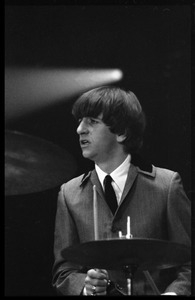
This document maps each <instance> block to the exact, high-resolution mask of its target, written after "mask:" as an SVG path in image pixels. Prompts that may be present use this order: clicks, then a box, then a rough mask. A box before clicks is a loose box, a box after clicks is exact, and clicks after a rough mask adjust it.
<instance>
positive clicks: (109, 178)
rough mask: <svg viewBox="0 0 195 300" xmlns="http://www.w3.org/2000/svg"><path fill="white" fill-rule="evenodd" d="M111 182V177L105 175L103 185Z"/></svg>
mask: <svg viewBox="0 0 195 300" xmlns="http://www.w3.org/2000/svg"><path fill="white" fill-rule="evenodd" d="M112 180H113V179H112V177H111V176H110V175H106V176H105V178H104V182H105V183H111V182H112Z"/></svg>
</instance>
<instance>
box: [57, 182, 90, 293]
mask: <svg viewBox="0 0 195 300" xmlns="http://www.w3.org/2000/svg"><path fill="white" fill-rule="evenodd" d="M65 187H66V184H64V185H62V187H61V189H60V192H59V194H58V200H57V211H56V221H55V233H54V265H53V269H52V277H53V278H52V285H53V287H54V288H56V289H57V293H58V294H61V295H80V294H81V293H82V290H83V287H84V280H85V277H86V273H85V272H86V270H84V269H83V268H82V267H81V266H79V265H76V264H73V263H70V262H68V261H66V259H65V258H63V257H62V255H61V250H63V249H64V248H67V247H69V246H70V245H72V244H76V243H79V237H78V234H77V230H76V226H75V223H74V220H73V218H72V216H71V213H70V211H69V209H68V207H67V204H66V199H65Z"/></svg>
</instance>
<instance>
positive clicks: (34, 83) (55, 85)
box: [5, 68, 123, 122]
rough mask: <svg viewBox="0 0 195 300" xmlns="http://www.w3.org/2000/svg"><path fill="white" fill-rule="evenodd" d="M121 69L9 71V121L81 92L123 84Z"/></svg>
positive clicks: (6, 74) (6, 104)
mask: <svg viewBox="0 0 195 300" xmlns="http://www.w3.org/2000/svg"><path fill="white" fill-rule="evenodd" d="M122 77H123V74H122V71H121V70H119V69H86V70H83V69H65V70H62V69H43V70H42V69H33V68H31V69H28V68H23V69H19V68H7V69H6V70H5V120H6V122H7V121H9V120H12V119H14V118H18V117H20V116H22V115H25V114H27V113H31V112H34V111H35V110H37V109H41V108H44V107H46V106H49V105H51V104H55V103H59V102H60V101H64V100H67V99H68V98H70V97H72V96H75V95H77V94H79V93H80V92H82V91H84V90H87V89H90V88H93V87H97V86H99V85H105V84H109V83H113V82H116V81H119V80H121V78H122Z"/></svg>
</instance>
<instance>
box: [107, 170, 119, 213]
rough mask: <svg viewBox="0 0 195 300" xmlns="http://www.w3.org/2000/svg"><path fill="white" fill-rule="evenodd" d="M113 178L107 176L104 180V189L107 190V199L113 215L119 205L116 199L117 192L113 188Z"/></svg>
mask: <svg viewBox="0 0 195 300" xmlns="http://www.w3.org/2000/svg"><path fill="white" fill-rule="evenodd" d="M111 182H112V177H111V176H110V175H106V177H105V179H104V188H105V198H106V202H107V204H108V206H109V207H110V209H111V211H112V213H113V215H114V213H115V211H116V209H117V206H118V203H117V199H116V194H115V191H114V189H113V187H112V184H111Z"/></svg>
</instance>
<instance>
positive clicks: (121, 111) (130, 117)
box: [72, 86, 146, 153]
mask: <svg viewBox="0 0 195 300" xmlns="http://www.w3.org/2000/svg"><path fill="white" fill-rule="evenodd" d="M101 113H102V114H103V118H102V120H103V122H104V123H105V124H106V125H107V126H108V127H109V129H110V131H111V132H112V133H115V134H118V135H122V134H125V135H126V139H125V140H124V141H123V142H122V144H124V147H125V151H126V152H128V153H135V152H137V151H138V150H139V149H140V148H141V146H142V144H143V134H144V130H145V125H146V121H145V115H144V113H143V111H142V107H141V105H140V103H139V101H138V99H137V97H136V96H135V94H134V93H133V92H131V91H125V90H123V89H121V88H118V87H113V86H102V87H98V88H95V89H92V90H90V91H87V92H85V93H84V94H82V95H81V96H80V97H79V98H78V100H77V101H76V102H75V103H74V105H73V109H72V114H73V116H74V117H75V118H76V120H79V119H82V118H84V117H94V118H96V117H97V116H99V115H100V114H101Z"/></svg>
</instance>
